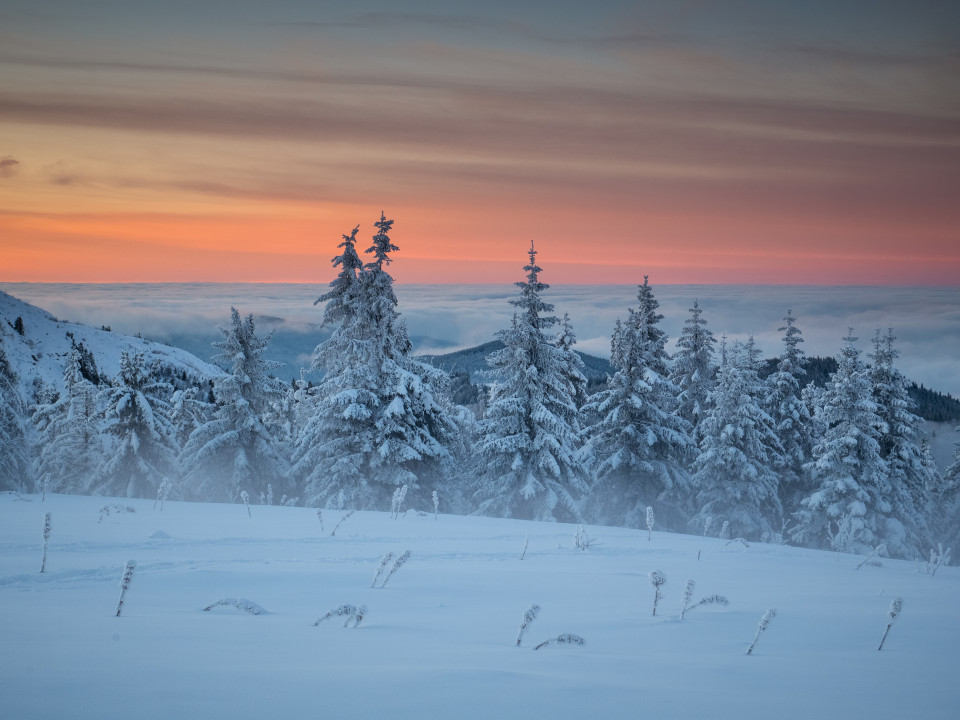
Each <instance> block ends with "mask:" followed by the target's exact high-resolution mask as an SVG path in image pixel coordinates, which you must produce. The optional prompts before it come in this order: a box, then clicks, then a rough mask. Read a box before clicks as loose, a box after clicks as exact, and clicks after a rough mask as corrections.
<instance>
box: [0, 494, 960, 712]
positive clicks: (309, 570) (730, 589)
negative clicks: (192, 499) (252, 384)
mask: <svg viewBox="0 0 960 720" xmlns="http://www.w3.org/2000/svg"><path fill="white" fill-rule="evenodd" d="M14 498H15V496H13V495H12V494H2V495H0V607H3V608H4V619H5V622H4V623H3V624H2V626H0V639H2V643H3V648H4V650H5V652H3V653H2V654H0V677H3V678H4V683H3V692H0V717H3V718H25V717H30V718H39V719H41V720H42V719H45V718H51V719H52V718H63V717H87V716H94V715H95V716H96V717H99V718H104V719H106V720H112V719H113V718H126V717H130V709H131V708H136V711H135V714H136V716H137V717H138V718H143V719H144V720H152V719H153V718H158V719H159V718H169V717H175V716H178V715H184V716H187V717H204V718H209V719H210V720H218V719H219V718H260V717H312V716H314V715H316V714H317V713H318V712H319V713H320V714H322V715H323V716H324V717H327V716H329V717H338V718H365V717H390V718H454V717H455V718H458V719H462V720H472V719H473V718H492V717H496V718H504V719H507V720H509V719H512V718H534V717H545V718H559V719H565V718H576V719H577V720H583V718H621V717H635V716H636V715H637V712H638V709H640V708H642V709H643V713H642V714H643V716H644V717H649V718H691V719H694V718H696V719H702V718H709V717H722V718H726V717H731V718H738V720H750V719H751V718H757V719H758V720H759V719H760V718H769V717H770V716H771V715H777V716H782V717H786V718H807V717H821V718H844V717H849V718H853V717H869V718H871V720H883V719H885V718H890V719H893V718H896V719H897V720H903V719H904V718H924V719H926V720H938V719H940V718H944V719H946V718H953V717H954V716H955V713H956V707H957V705H956V701H957V692H956V684H955V678H954V675H955V667H956V665H955V658H956V638H957V637H958V636H960V615H958V613H957V612H956V602H957V598H958V597H960V568H956V567H944V568H942V569H941V570H940V572H939V573H937V575H936V576H935V577H934V576H931V575H929V574H927V573H926V572H923V571H922V568H921V567H918V566H917V564H915V563H913V562H907V561H896V560H887V559H884V560H883V561H882V565H880V566H879V567H873V566H871V567H864V568H862V569H860V570H857V569H856V566H857V564H858V561H859V560H860V559H862V558H858V557H856V556H853V555H843V554H836V553H827V552H821V551H813V550H805V549H801V548H794V547H787V546H780V545H766V544H763V543H751V544H750V547H749V548H746V547H744V546H743V545H741V544H732V545H729V544H727V543H726V542H725V541H723V540H720V539H717V538H703V537H698V536H691V535H676V534H666V533H660V532H657V531H654V532H653V534H652V540H648V539H647V536H648V533H647V531H646V530H645V529H644V530H642V531H641V530H628V529H622V528H605V527H595V526H590V527H588V531H589V533H590V536H591V537H596V538H598V540H599V543H598V544H597V545H596V546H594V547H591V548H589V549H588V550H586V551H582V550H577V549H576V548H575V547H574V535H575V529H576V528H575V526H574V525H567V524H562V523H537V522H531V521H518V520H504V519H489V518H478V517H458V516H452V515H439V516H438V518H437V519H436V520H435V519H434V517H433V515H432V514H431V515H426V516H421V515H417V514H408V515H407V516H404V517H401V518H399V519H396V520H394V519H391V517H390V514H389V513H387V512H357V513H356V514H355V515H354V516H353V517H352V518H351V519H350V521H349V522H347V523H344V525H343V526H342V527H341V529H340V531H339V532H338V533H337V536H336V537H330V536H329V532H322V531H321V530H320V527H319V523H318V522H317V518H316V514H315V512H314V511H313V510H312V509H309V508H290V507H279V506H263V507H260V506H257V507H255V508H254V510H255V511H256V512H255V513H254V514H253V517H249V516H248V515H247V513H246V512H245V510H244V508H243V507H242V506H238V505H236V504H218V503H204V504H193V503H184V502H176V501H169V502H168V503H167V504H166V506H165V508H164V510H163V511H162V512H161V511H159V510H154V509H153V502H152V501H151V500H137V499H134V500H124V502H129V503H131V504H132V505H134V506H135V507H136V508H137V512H136V513H131V514H128V515H124V516H122V517H118V518H117V519H116V521H115V522H113V521H112V522H104V523H99V524H98V523H97V512H98V508H99V507H100V505H101V504H102V503H103V502H104V499H103V498H92V497H83V496H67V495H52V494H51V495H48V496H47V499H46V501H45V502H41V501H40V497H39V496H37V495H32V496H24V498H25V500H26V501H25V502H24V501H18V500H16V499H14ZM46 512H50V513H52V515H53V532H52V534H51V537H50V542H49V552H48V561H47V563H48V565H47V573H45V574H44V575H42V576H41V575H40V573H39V568H40V540H41V525H42V523H41V519H42V517H43V515H44V513H46ZM337 519H338V518H337V514H336V513H335V512H334V511H330V517H329V522H331V523H333V522H336V520H337ZM158 529H162V530H163V531H164V532H166V533H168V534H169V535H170V536H171V537H172V538H174V539H175V540H176V544H172V543H170V542H166V541H159V542H157V541H152V542H151V541H150V540H149V538H150V537H151V535H152V534H154V533H155V532H156V531H157V530H158ZM525 538H529V546H530V547H529V551H528V552H527V554H526V557H525V558H524V559H523V561H521V560H520V554H521V551H522V550H523V544H524V539H525ZM241 539H242V540H243V542H240V540H241ZM80 548H83V551H82V552H80V551H78V550H79V549H80ZM406 548H409V549H410V550H411V551H412V554H411V558H410V560H409V562H408V563H407V565H406V566H405V567H404V568H403V571H402V572H399V573H397V575H396V576H395V577H394V578H393V580H391V582H390V583H389V584H388V585H387V587H386V588H385V589H380V588H379V587H378V588H377V589H375V590H374V589H371V588H370V587H369V586H370V578H371V576H372V574H373V573H374V571H375V569H376V567H377V563H378V562H379V560H380V558H381V557H382V556H383V554H384V553H385V552H388V551H393V552H400V551H402V550H404V549H406ZM186 558H189V559H190V560H189V561H188V560H186ZM129 559H135V560H137V571H136V572H137V575H136V577H135V579H134V581H133V584H132V586H131V587H130V590H129V592H128V594H127V597H126V602H125V605H124V608H123V616H122V617H120V618H117V617H114V616H113V613H114V610H115V607H116V596H117V590H118V583H119V581H120V577H121V574H122V571H123V567H124V563H125V562H126V561H127V560H129ZM654 569H656V570H659V571H660V572H661V573H662V575H663V576H664V577H665V578H666V582H665V583H664V584H663V585H662V587H661V588H660V591H661V592H662V594H663V597H662V600H661V601H660V604H659V607H658V609H657V614H656V616H652V615H651V606H652V603H653V597H654V588H652V587H651V586H650V583H649V580H648V573H649V572H650V571H652V570H654ZM688 579H693V580H695V581H696V584H697V588H698V590H699V589H702V590H703V591H704V592H708V593H722V595H723V596H725V597H727V598H729V605H726V606H724V605H722V604H717V603H715V604H711V605H707V606H704V607H700V608H698V609H697V610H696V612H694V613H690V614H689V615H688V616H687V617H686V618H684V619H683V620H681V619H680V614H681V610H682V606H683V602H684V596H683V590H684V587H685V583H686V581H687V580H688ZM698 596H699V593H698ZM243 597H247V598H251V599H253V600H255V601H256V603H258V604H262V606H263V607H266V608H268V609H269V610H270V614H267V615H251V614H249V613H246V612H225V613H221V614H218V613H212V612H203V608H204V607H207V606H209V605H210V603H211V601H214V600H216V599H217V598H228V599H229V598H243ZM894 598H903V604H902V611H901V612H900V614H899V617H898V618H897V621H896V624H895V625H893V627H892V628H891V629H890V630H889V635H888V637H887V639H886V641H885V644H884V647H883V650H882V651H881V652H878V651H877V645H878V643H879V642H880V640H881V637H882V635H883V633H884V630H885V627H886V625H887V624H888V623H889V622H890V617H889V609H890V606H891V602H892V601H893V599H894ZM531 602H536V603H537V604H538V605H539V606H540V608H541V610H540V612H539V613H538V615H537V618H536V621H535V622H533V623H530V625H529V627H528V628H527V630H526V633H525V634H524V636H523V638H522V643H521V646H520V647H517V644H516V643H517V622H518V620H520V619H521V617H522V614H523V612H524V610H525V609H527V608H529V607H530V606H531ZM344 603H352V604H356V606H357V607H360V606H362V605H365V606H366V607H367V608H368V609H369V613H368V614H367V615H366V616H365V617H364V620H363V622H362V623H361V624H360V625H359V627H358V628H356V629H354V628H353V627H352V625H353V624H352V623H351V627H350V628H349V629H346V630H345V629H344V628H343V627H341V625H342V623H340V622H337V621H333V622H326V623H322V624H321V625H320V626H318V627H313V623H314V622H315V620H316V619H317V618H318V617H322V616H323V615H324V614H325V613H328V612H329V611H330V610H331V609H332V608H339V607H341V606H342V605H343V604H344ZM770 608H776V609H777V615H776V619H775V620H774V621H773V622H772V623H770V624H769V627H768V629H767V630H766V631H765V632H764V633H763V637H762V638H761V639H760V641H759V643H758V644H757V645H756V647H755V649H754V651H753V653H752V654H751V655H750V656H749V657H748V656H746V654H745V653H746V650H747V648H748V647H749V645H750V642H751V640H753V639H754V637H755V636H756V633H757V629H758V622H759V621H760V620H761V618H762V617H763V616H764V614H765V613H766V612H767V611H768V610H769V609H770ZM561 636H570V637H572V636H576V637H579V638H582V639H583V640H584V641H585V644H584V645H582V646H581V645H577V644H571V643H557V642H556V638H559V637H561ZM551 639H553V640H554V641H555V642H554V643H551V644H549V645H546V646H544V647H542V648H541V649H540V650H539V651H537V652H533V648H534V647H536V646H538V645H540V644H542V643H543V642H544V641H547V640H551ZM41 669H42V671H41ZM150 678H158V679H161V678H162V681H161V680H158V683H157V684H156V685H151V681H150ZM151 688H152V689H151Z"/></svg>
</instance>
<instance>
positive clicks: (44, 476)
mask: <svg viewBox="0 0 960 720" xmlns="http://www.w3.org/2000/svg"><path fill="white" fill-rule="evenodd" d="M64 370H65V372H64V378H63V392H61V393H60V395H59V396H57V397H56V399H55V400H53V401H52V402H50V403H46V404H42V403H38V404H37V405H36V406H35V408H34V411H33V423H34V427H35V429H36V437H37V441H36V443H37V453H36V459H35V460H34V472H35V475H36V477H37V480H38V482H39V483H40V484H41V485H42V486H43V487H45V488H46V490H47V491H48V492H60V493H68V494H76V493H84V492H89V491H90V490H91V486H92V485H93V484H94V483H95V482H96V479H97V478H96V471H97V468H98V467H99V465H100V463H101V462H102V461H103V447H102V444H101V442H100V428H99V413H98V412H97V388H96V386H94V384H93V383H91V382H90V381H89V380H87V379H86V378H85V377H83V375H82V374H81V372H80V355H79V353H78V352H77V350H76V349H74V350H73V351H72V352H71V353H70V356H69V358H68V359H67V362H66V366H65V369H64Z"/></svg>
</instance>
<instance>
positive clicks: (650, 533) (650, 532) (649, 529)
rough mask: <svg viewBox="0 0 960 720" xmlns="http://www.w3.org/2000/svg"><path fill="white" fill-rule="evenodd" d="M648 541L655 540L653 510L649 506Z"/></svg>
mask: <svg viewBox="0 0 960 720" xmlns="http://www.w3.org/2000/svg"><path fill="white" fill-rule="evenodd" d="M647 540H653V508H652V507H650V506H649V505H648V506H647Z"/></svg>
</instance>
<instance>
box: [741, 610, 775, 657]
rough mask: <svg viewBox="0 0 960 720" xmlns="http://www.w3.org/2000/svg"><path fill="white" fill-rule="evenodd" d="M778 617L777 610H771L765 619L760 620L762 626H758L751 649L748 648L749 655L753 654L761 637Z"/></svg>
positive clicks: (765, 615) (765, 614)
mask: <svg viewBox="0 0 960 720" xmlns="http://www.w3.org/2000/svg"><path fill="white" fill-rule="evenodd" d="M776 616H777V611H776V609H775V608H770V609H769V610H767V611H766V612H765V613H764V614H763V617H762V618H760V624H759V625H757V634H756V635H755V636H754V638H753V642H752V643H750V647H748V648H747V655H752V654H753V649H754V648H755V647H756V646H757V642H758V641H759V640H760V635H761V634H762V633H763V632H764V631H765V630H766V629H767V627H768V626H769V625H770V621H771V620H773V619H774V618H775V617H776Z"/></svg>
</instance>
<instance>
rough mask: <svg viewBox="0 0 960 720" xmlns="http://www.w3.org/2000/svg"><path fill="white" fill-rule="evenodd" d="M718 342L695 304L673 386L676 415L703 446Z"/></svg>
mask: <svg viewBox="0 0 960 720" xmlns="http://www.w3.org/2000/svg"><path fill="white" fill-rule="evenodd" d="M716 342H717V339H716V338H715V337H714V336H713V333H712V332H711V331H710V329H709V328H708V327H707V321H706V320H704V318H703V310H701V309H700V305H699V303H698V302H697V301H696V300H694V301H693V307H692V308H690V317H689V318H687V320H686V322H685V323H684V324H683V330H682V331H681V333H680V337H679V338H677V351H676V352H675V353H674V355H673V366H672V367H671V369H670V382H672V383H673V384H674V385H676V386H677V388H678V389H679V390H680V394H679V396H678V398H677V400H678V402H679V406H678V407H677V413H678V414H679V415H680V417H682V418H683V419H684V420H686V421H687V422H688V423H690V425H691V427H692V428H693V440H694V442H696V443H699V442H700V437H699V433H698V432H697V427H698V426H699V424H700V420H701V419H702V418H703V415H704V413H705V412H706V409H707V396H708V395H709V394H710V391H711V390H712V389H713V386H714V383H715V379H714V373H715V372H716V366H715V365H714V361H713V346H714V345H715V344H716Z"/></svg>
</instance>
